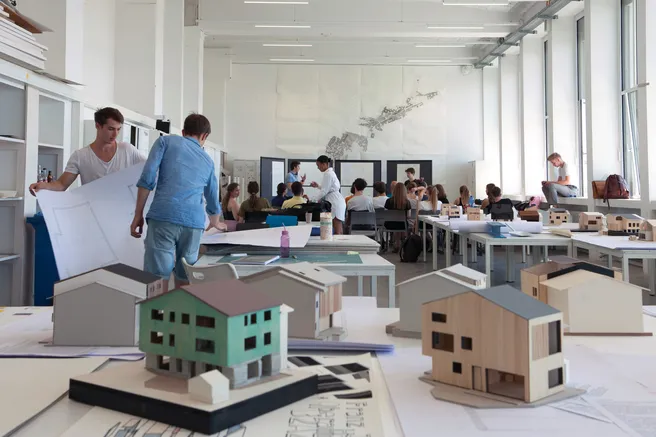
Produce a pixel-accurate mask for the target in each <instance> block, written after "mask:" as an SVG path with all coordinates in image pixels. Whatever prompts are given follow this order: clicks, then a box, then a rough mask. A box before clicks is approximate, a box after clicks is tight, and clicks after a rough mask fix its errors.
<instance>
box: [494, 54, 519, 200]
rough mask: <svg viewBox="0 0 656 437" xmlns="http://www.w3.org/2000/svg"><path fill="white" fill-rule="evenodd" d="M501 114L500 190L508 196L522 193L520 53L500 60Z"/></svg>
mask: <svg viewBox="0 0 656 437" xmlns="http://www.w3.org/2000/svg"><path fill="white" fill-rule="evenodd" d="M499 113H500V114H501V117H500V129H499V144H500V160H501V189H502V190H503V193H504V194H505V195H522V194H524V193H523V189H522V176H521V171H519V170H520V169H521V166H522V153H521V147H520V138H519V56H517V55H507V56H505V57H503V58H501V59H500V60H499Z"/></svg>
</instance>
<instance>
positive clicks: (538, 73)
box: [519, 35, 546, 195]
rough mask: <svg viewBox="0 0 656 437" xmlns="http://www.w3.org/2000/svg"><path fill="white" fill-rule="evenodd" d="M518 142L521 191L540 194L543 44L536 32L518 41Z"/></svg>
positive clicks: (542, 128)
mask: <svg viewBox="0 0 656 437" xmlns="http://www.w3.org/2000/svg"><path fill="white" fill-rule="evenodd" d="M519 62H520V70H521V82H520V83H521V91H520V96H521V100H520V107H521V126H520V130H521V144H522V151H523V153H522V156H523V162H522V173H523V174H524V178H523V179H524V192H525V193H526V194H527V195H534V194H536V195H542V194H541V193H542V184H541V182H542V181H543V180H544V175H545V166H546V161H545V159H546V157H545V135H546V132H545V131H544V43H543V42H542V38H541V37H539V36H537V35H528V36H526V37H524V39H523V40H522V42H521V49H520V55H519Z"/></svg>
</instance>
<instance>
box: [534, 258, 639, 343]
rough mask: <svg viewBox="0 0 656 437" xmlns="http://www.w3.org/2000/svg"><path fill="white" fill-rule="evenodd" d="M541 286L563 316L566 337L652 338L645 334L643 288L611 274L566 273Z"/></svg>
mask: <svg viewBox="0 0 656 437" xmlns="http://www.w3.org/2000/svg"><path fill="white" fill-rule="evenodd" d="M606 270H607V269H606ZM541 285H542V286H544V287H545V288H546V290H547V295H548V300H549V305H551V306H552V307H554V308H556V309H558V310H559V311H562V313H563V323H564V332H565V335H651V332H649V333H645V332H644V326H643V315H642V293H643V290H642V288H640V287H638V286H636V285H633V284H630V283H628V282H624V281H621V280H620V281H618V280H616V279H615V278H614V276H613V274H612V273H609V272H607V273H606V274H604V273H603V272H602V273H600V272H595V271H591V270H585V269H576V270H572V271H567V270H565V271H561V272H559V274H557V275H556V276H555V277H552V278H550V279H547V280H546V281H544V282H542V284H541Z"/></svg>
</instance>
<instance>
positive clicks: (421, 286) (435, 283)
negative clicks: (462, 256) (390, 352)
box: [385, 264, 487, 338]
mask: <svg viewBox="0 0 656 437" xmlns="http://www.w3.org/2000/svg"><path fill="white" fill-rule="evenodd" d="M486 281H487V276H486V275H485V274H483V273H480V272H477V271H476V270H472V269H470V268H467V267H465V266H463V265H462V264H456V265H454V266H451V267H447V268H445V269H442V270H438V271H436V272H430V273H427V274H425V275H421V276H417V277H416V278H412V279H408V280H407V281H405V282H401V283H400V284H398V285H397V286H396V288H397V290H398V293H399V299H400V304H399V314H400V320H399V321H398V322H396V323H392V324H390V325H387V326H386V328H385V331H386V332H387V333H388V334H392V335H394V336H395V337H407V338H421V326H422V324H421V317H420V316H419V315H420V314H421V306H422V305H423V304H424V303H426V302H430V301H433V300H435V299H441V298H444V297H448V296H452V295H454V294H458V293H464V292H465V291H470V290H478V289H483V288H485V287H486Z"/></svg>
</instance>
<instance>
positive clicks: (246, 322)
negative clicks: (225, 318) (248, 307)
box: [244, 316, 248, 326]
mask: <svg viewBox="0 0 656 437" xmlns="http://www.w3.org/2000/svg"><path fill="white" fill-rule="evenodd" d="M244 326H248V316H244Z"/></svg>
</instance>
